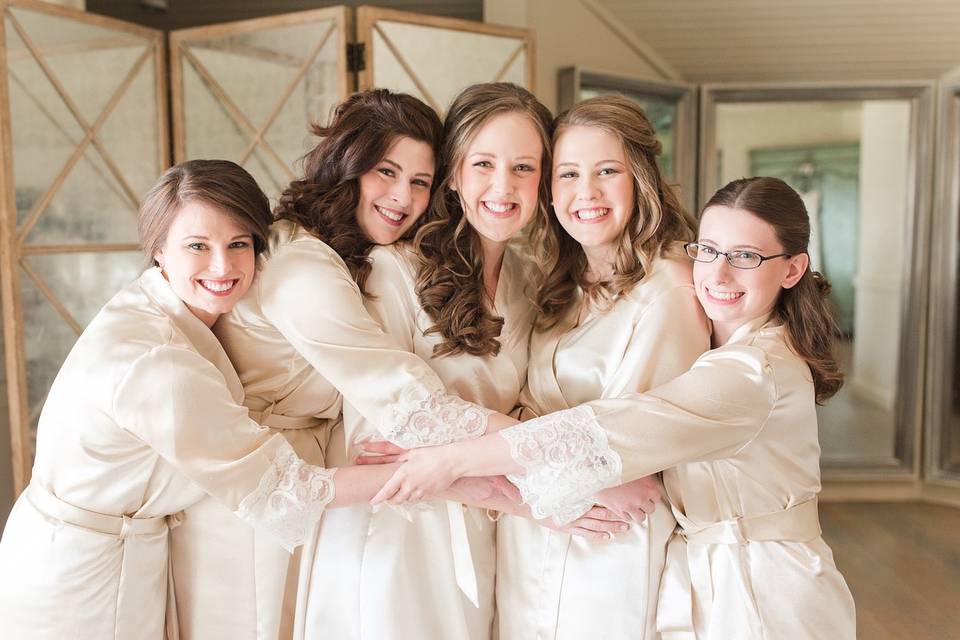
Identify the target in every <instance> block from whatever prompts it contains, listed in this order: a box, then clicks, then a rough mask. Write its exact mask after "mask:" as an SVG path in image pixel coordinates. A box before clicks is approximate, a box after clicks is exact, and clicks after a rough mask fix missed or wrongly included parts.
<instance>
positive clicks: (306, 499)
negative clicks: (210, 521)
mask: <svg viewBox="0 0 960 640" xmlns="http://www.w3.org/2000/svg"><path fill="white" fill-rule="evenodd" d="M335 471H336V469H324V468H323V467H317V466H314V465H312V464H307V463H306V462H304V461H303V460H302V459H301V458H300V457H299V456H298V455H297V454H296V453H295V452H294V450H293V447H291V446H290V444H289V443H288V442H286V441H284V442H282V443H281V444H280V446H279V447H277V449H276V450H275V451H274V453H273V455H272V456H271V460H270V466H269V467H268V468H267V470H266V471H265V472H264V474H263V476H261V477H260V483H259V485H258V486H257V488H256V490H254V491H253V493H251V494H250V495H248V496H247V497H246V498H244V499H243V501H242V502H241V503H240V507H239V508H238V509H237V511H236V515H237V517H239V518H240V519H241V520H243V521H244V522H246V523H247V524H250V525H252V526H254V527H257V528H260V529H263V530H266V531H268V532H270V533H272V534H273V535H274V536H275V537H276V538H277V541H278V542H279V543H280V544H281V545H282V546H283V547H284V548H285V549H286V550H287V551H290V552H293V550H294V548H296V547H298V546H299V545H301V544H303V543H304V542H305V541H306V538H307V534H308V532H309V531H310V529H311V528H312V527H313V525H314V524H316V522H317V521H318V520H320V516H321V515H322V514H323V509H324V507H326V506H327V504H329V503H330V501H331V500H333V496H334V483H333V474H334V472H335Z"/></svg>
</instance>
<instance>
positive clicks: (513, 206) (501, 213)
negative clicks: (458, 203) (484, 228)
mask: <svg viewBox="0 0 960 640" xmlns="http://www.w3.org/2000/svg"><path fill="white" fill-rule="evenodd" d="M480 204H481V205H483V208H484V209H486V210H487V213H489V214H490V215H492V216H495V217H498V218H506V217H509V216H512V215H513V214H514V213H516V212H517V211H519V210H520V207H519V206H518V205H517V203H516V202H492V201H490V200H482V201H481V202H480Z"/></svg>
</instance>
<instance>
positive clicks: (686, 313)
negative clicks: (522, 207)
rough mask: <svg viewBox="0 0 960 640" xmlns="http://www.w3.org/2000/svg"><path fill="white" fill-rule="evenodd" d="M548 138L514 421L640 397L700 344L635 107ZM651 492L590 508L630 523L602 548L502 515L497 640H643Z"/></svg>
mask: <svg viewBox="0 0 960 640" xmlns="http://www.w3.org/2000/svg"><path fill="white" fill-rule="evenodd" d="M553 140H554V143H553V144H554V146H553V150H554V156H553V181H552V189H551V195H552V196H553V214H554V215H552V216H551V217H550V218H549V220H548V222H549V225H550V227H549V229H548V235H549V237H551V238H553V239H554V241H553V242H546V243H541V244H540V245H539V247H540V248H541V251H540V253H539V255H538V257H539V259H540V264H541V267H542V272H543V274H544V284H543V286H542V287H541V289H540V291H539V310H540V316H539V317H538V319H537V325H536V329H535V331H534V333H533V337H532V338H531V344H530V353H531V358H530V368H529V371H528V374H527V384H526V387H525V388H524V391H523V394H522V395H521V398H520V401H521V404H522V405H523V407H524V410H523V413H522V414H521V418H522V419H528V418H531V417H535V416H539V415H545V414H548V413H551V412H553V411H558V410H560V409H566V408H568V407H572V406H576V405H578V404H580V403H582V402H586V401H589V400H597V399H599V398H606V397H615V396H619V395H622V394H625V393H631V392H642V391H646V390H648V389H650V388H652V387H654V386H656V385H658V384H661V383H663V382H666V381H667V380H670V379H672V378H674V377H676V376H677V375H679V374H680V373H682V372H684V371H686V370H687V369H688V368H689V367H690V365H691V364H693V362H694V361H695V360H696V358H697V357H698V356H699V355H700V354H701V353H702V352H703V351H705V350H706V349H707V348H708V345H709V342H708V328H707V325H706V322H705V319H704V317H703V313H702V312H701V310H700V308H699V306H698V304H697V301H696V296H695V295H694V291H693V286H692V278H691V270H690V264H689V260H688V259H687V258H686V256H684V255H683V249H682V246H681V245H682V243H683V242H686V241H688V240H691V239H692V237H693V225H694V223H693V221H692V218H691V217H690V215H689V214H688V213H687V212H686V211H685V210H684V209H683V207H682V206H681V205H680V203H679V200H678V198H677V197H676V195H675V194H674V192H673V189H672V188H671V187H670V185H669V184H667V181H666V179H665V178H664V176H663V175H662V173H661V170H660V168H659V165H658V164H657V155H658V154H659V152H660V143H659V142H658V141H657V139H656V135H655V132H654V130H653V127H652V126H651V124H650V122H649V121H648V120H647V118H646V116H645V115H644V113H643V111H642V110H641V109H640V108H639V107H638V106H637V105H636V104H635V103H634V102H632V101H630V100H628V99H626V98H622V97H619V96H600V97H596V98H592V99H590V100H586V101H584V102H581V103H579V104H577V105H576V106H574V107H573V108H572V109H570V110H569V111H568V112H566V113H564V114H561V115H560V117H559V118H558V119H557V126H556V129H555V131H554V138H553ZM636 428H637V432H638V433H642V430H643V425H642V424H638V425H637V427H636ZM658 485H659V479H658V478H656V477H655V476H654V477H651V478H648V479H646V480H643V481H638V482H634V483H631V484H630V485H626V486H624V487H622V488H621V489H619V490H614V491H611V492H610V494H611V496H612V495H613V493H615V492H616V491H621V492H622V493H623V496H622V499H623V502H622V503H617V502H615V501H611V500H610V499H609V498H610V496H608V499H607V500H606V501H604V504H605V505H606V506H608V507H613V508H615V509H616V510H617V512H618V513H619V514H620V515H621V516H623V517H624V518H626V519H631V518H632V519H633V524H632V525H631V528H630V530H629V531H628V532H626V533H623V534H619V535H616V536H614V537H613V539H612V540H610V541H609V542H603V543H598V542H595V541H591V540H589V539H584V538H579V537H570V536H568V535H566V534H563V533H560V532H556V531H550V530H547V529H544V528H543V527H538V526H536V525H535V524H533V523H532V522H530V521H529V520H524V519H519V518H514V517H506V518H504V519H503V521H502V522H501V525H500V532H499V536H500V550H499V554H500V555H499V561H500V563H501V566H503V567H509V570H504V571H502V572H501V574H500V578H499V579H498V581H497V600H498V603H499V606H498V609H499V617H500V637H501V638H502V639H503V640H514V639H520V638H530V637H551V638H558V639H568V638H569V639H572V638H583V637H588V636H589V635H591V634H593V635H595V636H596V637H602V638H609V639H610V640H627V639H628V638H629V639H633V638H644V637H646V638H654V637H656V629H655V616H654V613H655V611H656V602H657V594H658V591H659V583H660V574H661V571H662V567H663V564H664V558H665V556H666V544H667V540H668V539H669V538H670V534H671V532H672V531H673V528H674V526H675V521H674V519H673V517H672V515H671V514H670V510H669V507H667V506H666V504H665V503H664V502H663V501H662V499H660V498H659V496H658V495H657V494H658V490H657V489H658ZM631 487H632V488H633V489H634V490H631ZM644 489H646V492H644ZM637 490H639V491H637ZM641 521H642V522H641ZM545 594H548V595H546V596H545Z"/></svg>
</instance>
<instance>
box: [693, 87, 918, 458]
mask: <svg viewBox="0 0 960 640" xmlns="http://www.w3.org/2000/svg"><path fill="white" fill-rule="evenodd" d="M930 91H931V89H930V87H929V86H928V85H916V86H906V87H844V88H840V87H835V88H834V87H826V88H822V89H817V88H809V87H804V88H791V87H780V88H774V87H769V88H750V87H745V88H734V87H708V88H705V89H704V95H703V114H702V117H703V122H704V127H703V146H702V153H703V155H702V156H701V167H702V174H701V185H702V192H701V200H703V201H705V200H707V199H708V198H709V196H710V195H711V194H712V193H713V192H714V191H715V190H716V189H717V188H719V187H721V186H723V185H724V184H726V183H727V182H729V181H731V180H734V179H737V178H740V177H745V176H754V175H767V176H775V177H778V178H781V179H783V180H784V181H786V182H787V183H788V184H790V185H791V186H792V187H793V188H794V189H796V190H797V191H798V192H799V193H800V195H801V197H802V198H803V200H804V203H805V204H806V206H807V210H808V213H809V214H810V222H811V239H810V247H809V249H810V261H811V266H812V268H813V269H815V270H817V271H820V272H822V273H823V274H824V275H825V276H826V277H827V279H828V280H829V281H830V282H831V284H832V285H833V290H832V292H831V294H830V302H831V305H832V307H833V310H834V317H835V319H836V321H837V325H838V327H839V328H840V334H841V340H840V344H839V348H838V356H839V359H840V364H841V368H842V370H843V372H844V374H845V381H844V386H843V388H842V389H841V390H840V392H839V393H838V394H837V395H836V396H834V397H833V398H831V399H830V400H829V401H827V402H826V404H824V405H823V406H821V407H818V410H817V415H818V420H819V428H820V445H821V449H822V458H821V459H822V464H823V466H824V468H825V469H834V470H838V471H850V472H862V471H867V470H869V471H876V472H893V473H897V472H900V473H902V472H907V471H909V470H910V469H911V467H912V451H913V446H914V437H915V434H916V433H918V430H919V422H918V421H917V415H918V411H919V407H920V406H921V404H920V401H921V396H922V389H921V388H920V381H921V379H922V376H920V375H919V372H920V370H921V368H922V361H921V359H920V358H921V356H922V353H921V352H922V342H920V340H921V337H922V334H923V330H922V327H923V318H922V313H921V312H920V307H921V302H922V300H923V298H922V295H921V291H922V287H921V281H920V278H921V275H922V274H921V272H920V270H919V269H917V268H916V266H915V257H917V256H918V255H919V252H918V251H917V250H916V249H915V246H914V242H915V240H916V239H918V238H919V239H922V238H923V234H922V233H920V232H919V230H920V227H921V225H922V224H925V222H924V221H925V220H926V214H925V209H924V204H925V202H924V187H923V185H924V178H923V176H924V175H928V167H927V165H926V163H927V160H926V154H925V153H918V147H919V146H920V145H924V144H928V143H929V141H928V137H929V132H930V125H931V122H932V119H931V118H930V114H929V110H930Z"/></svg>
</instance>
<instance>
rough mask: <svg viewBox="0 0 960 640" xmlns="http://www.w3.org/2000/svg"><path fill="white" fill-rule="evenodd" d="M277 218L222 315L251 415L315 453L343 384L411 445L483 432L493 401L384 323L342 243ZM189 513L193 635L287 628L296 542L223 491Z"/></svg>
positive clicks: (182, 574) (265, 638) (185, 559)
mask: <svg viewBox="0 0 960 640" xmlns="http://www.w3.org/2000/svg"><path fill="white" fill-rule="evenodd" d="M273 227H274V228H273V230H272V232H271V241H270V256H269V257H268V258H267V259H266V261H265V262H264V264H263V266H262V268H261V269H260V272H259V273H258V276H257V279H256V280H255V281H254V283H253V285H252V286H251V287H250V291H249V292H247V295H246V296H244V298H243V299H242V300H241V301H240V302H239V303H238V304H237V306H236V308H235V309H234V310H233V311H232V312H231V313H229V314H227V315H225V316H223V317H222V318H221V319H220V321H219V322H218V323H217V324H216V325H215V326H214V332H215V333H216V334H217V337H219V338H220V340H221V342H222V343H223V346H224V349H225V350H226V352H227V354H228V355H229V356H230V359H231V360H232V362H233V364H234V366H235V367H236V370H237V373H238V374H239V376H240V381H241V382H242V383H243V389H244V392H245V393H246V404H247V406H248V407H249V408H250V410H251V416H253V417H254V418H255V419H257V420H258V421H259V422H261V423H262V424H263V425H265V426H268V427H270V428H271V429H272V430H274V431H275V432H279V433H282V434H283V435H284V436H286V438H287V439H288V440H289V441H290V443H291V444H292V445H293V447H294V449H296V451H297V452H298V453H299V454H300V456H301V457H303V458H304V460H307V461H308V462H311V463H316V464H323V462H324V450H325V449H326V447H327V440H328V439H329V436H330V430H331V428H332V427H333V426H334V424H337V423H338V422H339V421H340V412H341V393H342V394H343V397H345V398H347V399H349V400H350V401H351V403H352V404H353V406H355V407H356V408H357V409H358V410H359V411H360V412H361V413H362V414H363V415H364V416H365V417H366V418H367V419H368V420H370V422H371V424H373V425H374V429H376V430H377V431H378V433H379V435H380V436H381V437H384V438H387V439H389V440H391V441H393V442H395V443H397V444H399V445H401V446H405V447H414V446H419V445H423V444H427V443H437V444H439V443H444V442H450V441H452V440H457V439H461V438H464V437H475V436H479V435H481V434H482V433H483V432H484V430H485V429H486V417H487V415H488V414H489V412H488V411H486V410H485V409H482V408H480V407H477V406H475V405H472V404H470V403H467V402H464V401H462V400H460V399H459V398H456V397H452V396H448V395H446V394H445V392H444V389H443V385H442V383H441V382H440V380H439V379H438V378H437V376H436V374H435V373H434V372H433V371H432V370H431V369H430V367H428V366H427V365H426V364H424V362H423V361H422V360H421V359H420V358H418V357H416V356H415V355H413V354H412V353H409V352H408V351H406V350H404V349H401V348H400V347H398V346H397V345H396V343H395V342H394V340H393V339H392V338H391V337H390V336H389V335H387V334H386V333H384V331H383V330H382V329H381V327H380V325H379V324H377V322H376V321H375V320H373V319H372V318H370V316H369V314H368V313H367V311H366V309H365V308H364V306H363V299H362V297H361V295H360V291H359V289H358V288H357V285H356V283H355V282H354V280H353V277H352V276H351V275H350V272H349V271H348V269H347V266H346V265H345V264H344V262H343V260H341V259H340V257H339V256H338V255H337V254H336V253H335V252H334V251H333V249H331V248H330V247H329V246H327V245H326V244H325V243H323V242H322V241H320V240H318V239H317V238H316V237H314V236H313V235H311V234H310V233H308V232H307V231H306V230H304V229H302V228H301V227H299V226H297V225H294V224H292V223H290V222H288V221H279V222H276V223H274V225H273ZM441 415H442V416H443V419H442V420H441V419H440V416H441ZM185 516H186V517H185V518H184V522H183V524H182V525H181V526H180V527H178V528H177V529H176V530H175V531H174V534H173V541H174V547H173V552H174V554H173V559H174V562H173V567H174V571H175V577H176V579H177V581H178V585H184V586H183V589H184V590H187V589H188V590H189V591H188V593H187V596H188V597H184V598H182V601H183V602H184V604H183V605H181V606H180V620H181V628H183V629H184V630H185V632H188V633H189V636H190V637H191V638H204V639H206V638H229V639H230V640H238V639H243V638H259V639H261V640H273V639H274V638H277V637H278V636H279V637H283V638H287V637H289V636H290V635H291V634H292V627H293V613H294V610H295V606H296V585H297V580H298V575H297V572H298V568H297V564H298V563H297V562H296V557H295V558H294V562H293V565H292V568H291V569H290V570H289V571H288V565H291V557H290V555H289V554H288V553H287V551H286V550H284V549H283V548H282V547H281V546H280V545H277V544H275V543H274V541H273V540H271V539H269V538H267V537H266V536H264V535H263V534H261V533H260V532H258V531H255V530H254V529H252V528H250V527H248V526H247V525H246V524H245V523H243V522H241V521H240V520H238V519H237V518H236V517H234V516H233V514H231V513H229V511H227V510H226V509H224V508H222V507H221V506H220V505H219V504H216V503H214V502H213V501H204V502H202V503H200V504H198V505H196V507H194V508H191V509H188V510H187V512H186V514H185ZM311 539H312V535H311ZM308 546H309V545H308ZM304 554H305V555H307V556H308V557H312V555H313V553H312V551H311V550H309V549H306V548H305V549H304ZM224 576H230V577H229V578H226V579H225V577H224ZM331 637H335V636H331Z"/></svg>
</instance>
